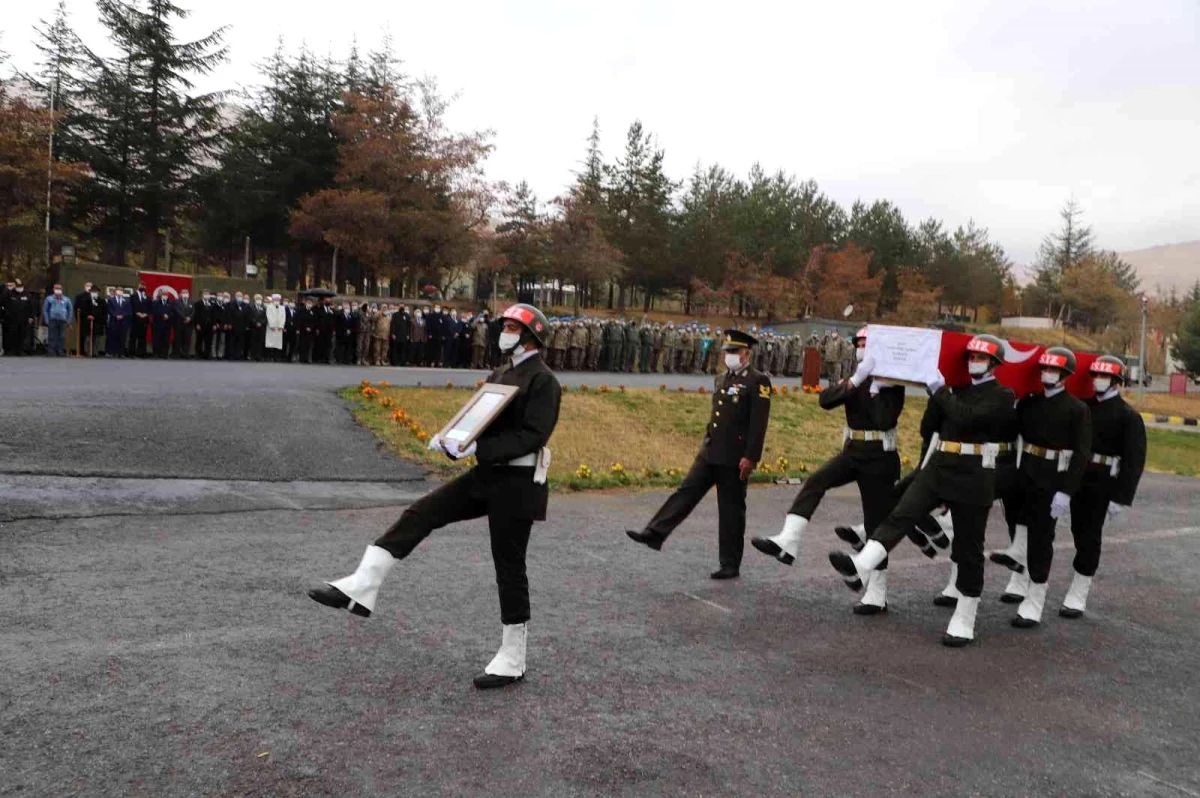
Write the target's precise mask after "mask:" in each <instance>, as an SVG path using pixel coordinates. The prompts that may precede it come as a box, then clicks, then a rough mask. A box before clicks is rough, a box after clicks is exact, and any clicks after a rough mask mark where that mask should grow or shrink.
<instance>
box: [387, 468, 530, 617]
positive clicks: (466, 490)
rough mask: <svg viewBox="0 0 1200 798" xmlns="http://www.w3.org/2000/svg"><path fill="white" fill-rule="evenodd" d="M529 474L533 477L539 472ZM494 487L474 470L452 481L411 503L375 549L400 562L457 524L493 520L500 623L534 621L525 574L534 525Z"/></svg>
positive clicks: (492, 534) (489, 529) (493, 544)
mask: <svg viewBox="0 0 1200 798" xmlns="http://www.w3.org/2000/svg"><path fill="white" fill-rule="evenodd" d="M513 470H514V471H517V470H520V471H528V472H529V478H530V479H532V474H533V469H532V468H529V469H513ZM497 493H498V492H497V491H496V489H495V487H494V486H488V485H485V484H484V483H483V482H482V481H481V480H480V479H479V478H478V477H477V476H476V474H475V471H474V470H471V471H468V472H467V473H465V474H462V475H461V476H459V477H457V478H455V479H453V480H451V481H450V482H447V483H446V484H444V485H442V486H441V487H440V488H438V489H437V490H435V491H433V492H432V493H430V494H428V495H426V496H425V497H423V498H421V499H419V500H418V501H416V502H415V503H413V504H411V505H409V507H408V509H406V510H405V511H404V513H403V514H402V515H401V516H400V518H399V520H397V521H396V523H394V524H392V525H391V527H389V528H388V530H387V532H385V533H384V534H383V536H382V537H380V538H379V539H378V540H376V541H375V545H376V546H379V547H380V548H382V549H387V550H388V551H389V552H390V553H391V555H392V556H393V557H395V558H396V559H403V558H405V557H407V556H408V555H409V554H411V553H412V550H413V549H415V548H416V547H417V544H418V543H420V542H421V541H422V540H424V539H425V538H427V537H428V536H429V533H430V532H432V531H433V530H435V529H440V528H442V527H444V526H446V525H447V524H453V523H455V522H456V521H467V520H470V519H472V518H483V517H485V516H486V517H487V520H488V532H489V533H490V535H491V539H492V562H493V563H494V564H495V567H496V587H497V589H498V590H499V593H500V621H501V622H502V623H505V624H514V623H525V622H526V621H528V620H529V578H528V576H527V575H526V572H525V552H526V549H527V548H528V547H529V534H530V532H531V531H532V529H533V521H532V520H530V519H528V518H524V519H522V518H514V517H512V515H511V514H510V511H507V512H506V510H508V507H507V504H506V502H505V501H504V495H503V492H502V491H500V492H499V493H500V498H498V499H497V498H492V499H491V500H489V498H488V496H489V494H490V495H491V496H493V497H495V496H496V495H497Z"/></svg>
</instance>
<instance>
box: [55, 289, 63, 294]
mask: <svg viewBox="0 0 1200 798" xmlns="http://www.w3.org/2000/svg"><path fill="white" fill-rule="evenodd" d="M54 295H55V296H62V289H61V288H55V289H54Z"/></svg>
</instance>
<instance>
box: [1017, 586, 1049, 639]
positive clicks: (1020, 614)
mask: <svg viewBox="0 0 1200 798" xmlns="http://www.w3.org/2000/svg"><path fill="white" fill-rule="evenodd" d="M1045 606H1046V583H1045V582H1042V583H1041V584H1040V585H1039V584H1038V583H1037V582H1030V583H1029V592H1028V593H1026V594H1025V600H1024V601H1022V602H1021V606H1020V607H1017V617H1016V618H1013V620H1012V625H1013V626H1015V627H1017V628H1018V629H1030V628H1032V627H1034V626H1037V625H1038V624H1040V623H1041V622H1042V608H1043V607H1045Z"/></svg>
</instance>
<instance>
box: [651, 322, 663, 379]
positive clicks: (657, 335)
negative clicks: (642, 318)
mask: <svg viewBox="0 0 1200 798" xmlns="http://www.w3.org/2000/svg"><path fill="white" fill-rule="evenodd" d="M650 347H651V350H650V370H651V371H652V372H654V373H655V374H659V373H661V372H662V369H663V363H662V358H663V328H662V325H661V324H655V325H654V330H653V332H652V333H651V335H650Z"/></svg>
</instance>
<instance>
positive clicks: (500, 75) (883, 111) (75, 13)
mask: <svg viewBox="0 0 1200 798" xmlns="http://www.w3.org/2000/svg"><path fill="white" fill-rule="evenodd" d="M176 2H177V3H179V4H181V5H184V6H185V7H187V6H191V7H193V8H194V13H193V16H192V17H191V18H190V19H189V20H188V21H187V22H186V23H184V24H183V25H182V26H181V27H180V32H181V33H182V34H183V35H188V36H195V35H200V34H202V33H206V32H208V31H209V30H211V29H213V28H215V27H218V26H220V25H226V24H227V25H229V26H230V30H229V32H228V36H227V41H228V44H229V46H230V55H231V59H230V63H228V64H227V65H225V66H224V67H222V68H221V69H220V70H218V71H217V72H216V73H215V74H214V75H213V76H212V77H211V78H209V79H206V80H205V81H204V83H203V86H204V87H206V88H233V87H237V86H240V85H246V84H249V83H253V82H254V81H255V80H256V72H255V68H254V65H255V64H257V63H259V62H261V61H262V60H263V59H264V58H265V57H266V56H268V55H269V54H270V53H271V51H272V50H273V49H274V47H275V42H276V39H277V38H278V37H281V36H282V37H283V39H284V41H285V44H286V45H287V46H290V47H293V48H298V47H299V46H300V45H301V43H306V44H307V45H308V46H309V47H310V48H311V49H313V50H314V51H315V52H317V53H319V54H325V53H332V54H333V55H334V56H335V57H338V58H340V57H343V56H344V55H345V53H346V51H347V50H348V48H349V45H350V42H351V40H352V39H353V38H354V37H357V40H358V43H359V46H360V48H362V49H364V50H366V49H369V48H370V47H371V46H373V45H375V44H377V43H378V42H379V39H380V38H381V36H382V35H383V34H384V33H385V32H390V34H391V35H392V37H393V38H394V40H395V50H396V52H397V55H399V56H400V57H401V58H402V59H403V60H404V61H405V67H406V69H407V71H408V72H410V73H414V74H429V75H433V76H436V77H437V79H438V80H439V82H440V84H441V85H442V87H443V89H444V90H445V91H447V92H454V93H458V94H459V95H460V96H459V99H458V101H457V102H456V103H455V105H454V107H453V111H452V113H451V122H452V123H453V124H454V125H456V126H457V127H460V128H492V129H494V130H495V132H496V136H495V143H496V151H495V153H494V155H493V156H492V157H491V158H490V160H489V162H488V173H489V175H490V176H491V177H492V178H494V179H497V180H506V181H509V182H516V181H518V180H521V179H526V180H528V181H529V182H530V184H531V185H532V186H533V187H534V189H535V190H536V191H537V192H538V195H539V197H541V198H542V199H549V198H550V197H552V196H554V195H555V194H557V193H559V192H560V191H561V190H562V188H563V187H564V186H565V185H566V184H567V183H569V182H570V180H571V172H572V170H573V169H575V168H576V166H577V164H578V161H579V160H580V158H581V157H582V154H583V151H584V147H585V138H586V136H587V134H588V133H589V131H590V127H591V122H592V117H593V116H598V117H599V119H600V125H601V130H602V135H603V147H604V152H605V156H606V157H611V156H613V155H615V154H616V153H617V152H618V151H619V149H620V148H621V146H622V145H623V141H624V134H625V130H626V129H627V127H628V126H629V123H630V122H631V121H633V120H634V119H641V120H642V122H643V124H644V125H645V127H646V129H647V130H649V131H650V132H652V133H653V134H655V135H656V136H657V138H658V142H659V145H660V146H661V147H662V148H663V149H664V150H665V151H666V158H667V168H668V171H669V173H670V174H671V175H672V176H673V177H676V178H683V177H686V176H687V175H688V174H689V173H690V172H691V170H692V168H693V167H694V166H695V165H696V164H697V163H703V164H710V163H713V162H716V163H720V164H722V165H723V166H725V167H727V168H729V169H731V170H733V171H734V172H736V173H738V174H741V175H744V174H745V172H746V170H747V169H748V168H749V166H750V165H751V164H752V163H754V162H755V161H759V162H761V163H762V164H763V166H764V167H765V168H766V169H768V171H774V170H775V169H784V170H786V171H788V172H791V173H794V174H795V175H796V176H798V177H799V178H802V179H807V178H810V177H811V178H814V179H815V180H817V182H818V183H819V184H820V186H821V188H822V189H823V190H824V191H826V192H827V193H828V194H830V195H831V196H833V197H834V198H835V199H837V200H838V201H840V202H842V203H843V204H845V205H849V203H851V202H853V201H854V200H855V199H858V198H861V199H864V200H867V201H870V200H874V199H877V198H886V199H891V200H893V201H895V202H896V203H898V204H899V206H900V207H901V208H902V209H903V211H904V213H905V215H906V216H907V217H908V218H909V220H910V221H912V222H914V223H915V222H917V221H919V220H921V219H923V218H925V217H928V216H935V217H937V218H940V219H943V220H944V221H945V222H946V223H947V224H948V225H950V226H951V227H953V226H955V225H958V224H962V223H965V222H966V221H967V219H969V218H974V219H975V220H976V221H977V222H978V223H980V224H982V225H983V226H985V227H988V228H990V230H991V232H992V235H993V237H994V238H995V239H996V240H998V241H999V242H1000V243H1001V244H1003V245H1004V247H1005V248H1006V249H1007V250H1008V252H1009V255H1010V257H1011V258H1012V259H1013V261H1014V262H1015V263H1017V264H1025V263H1027V262H1029V261H1030V260H1031V259H1032V258H1033V257H1034V255H1035V253H1036V250H1037V246H1038V243H1039V241H1040V240H1041V239H1042V237H1043V236H1044V235H1045V234H1046V233H1047V232H1049V231H1051V230H1052V229H1054V228H1055V226H1056V225H1057V222H1058V219H1057V211H1058V209H1059V208H1060V207H1061V205H1062V204H1063V202H1064V201H1065V200H1066V199H1067V198H1068V197H1069V196H1071V195H1074V196H1075V197H1076V198H1077V199H1078V200H1079V201H1080V204H1081V205H1082V207H1083V208H1084V210H1085V212H1086V215H1087V221H1088V222H1089V223H1090V224H1092V225H1093V226H1094V227H1095V230H1096V233H1097V238H1098V243H1099V244H1100V245H1101V246H1103V247H1106V248H1112V249H1117V250H1129V249H1137V248H1142V247H1147V246H1153V245H1155V244H1164V243H1174V242H1179V241H1187V240H1194V239H1200V47H1198V46H1197V44H1198V42H1200V2H1197V0H1136V1H1135V0H1078V1H1077V0H1051V1H1050V2H1046V1H1045V0H1041V1H1040V2H1030V1H1027V0H996V1H995V2H993V1H992V0H988V1H987V2H982V1H981V2H969V1H968V0H957V1H952V0H945V1H943V0H919V1H918V0H908V1H907V2H896V1H895V0H888V1H887V2H866V1H864V0H857V1H856V2H847V3H836V2H828V1H827V0H822V1H821V2H807V1H805V0H791V2H784V1H783V0H780V1H779V2H774V3H771V2H759V1H758V0H741V1H740V2H728V0H726V2H720V3H716V2H707V0H687V2H684V1H683V0H645V1H644V2H627V1H626V0H608V2H604V3H587V4H585V3H573V2H569V1H568V0H560V2H551V1H550V0H526V2H504V1H503V0H488V2H478V1H477V0H459V2H455V3H439V2H428V3H422V4H417V3H397V2H375V1H374V0H358V2H341V3H331V2H328V0H325V1H324V2H315V0H292V2H288V3H274V2H271V3H256V2H245V0H242V1H241V2H233V1H232V0H203V2H202V3H201V2H200V0H176ZM55 4H56V0H25V1H24V2H10V3H7V4H6V8H5V13H4V16H3V19H2V20H0V30H3V38H2V39H0V47H2V48H3V49H4V50H7V51H8V52H9V53H10V54H11V55H12V59H13V61H14V62H15V63H16V64H17V65H19V66H27V65H30V64H31V63H32V62H33V60H34V57H35V54H34V51H33V49H32V45H31V43H30V31H31V26H32V25H33V24H34V23H36V22H37V20H38V19H39V18H45V19H49V18H50V17H51V16H52V15H53V12H54V7H55ZM68 8H69V10H70V11H71V14H72V18H73V23H74V25H75V27H76V29H77V30H78V31H79V32H80V33H81V34H82V35H83V37H84V39H85V40H86V41H88V42H89V43H98V42H99V41H100V40H101V38H102V33H101V31H100V30H99V28H98V26H97V24H96V14H95V9H94V6H93V3H92V0H68Z"/></svg>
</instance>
